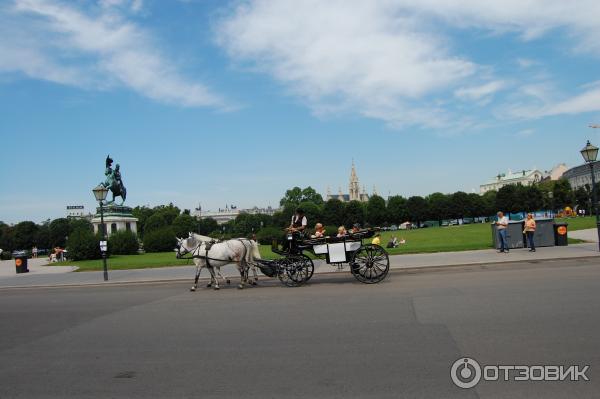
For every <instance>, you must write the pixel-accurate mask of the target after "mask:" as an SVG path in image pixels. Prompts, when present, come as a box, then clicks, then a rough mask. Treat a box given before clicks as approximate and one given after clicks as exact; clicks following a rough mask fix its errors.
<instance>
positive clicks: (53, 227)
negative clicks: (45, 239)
mask: <svg viewBox="0 0 600 399" xmlns="http://www.w3.org/2000/svg"><path fill="white" fill-rule="evenodd" d="M49 229H50V246H51V247H61V248H64V247H65V245H66V244H67V237H68V236H69V233H70V232H71V223H70V222H69V219H67V218H58V219H54V220H53V221H52V222H50V226H49Z"/></svg>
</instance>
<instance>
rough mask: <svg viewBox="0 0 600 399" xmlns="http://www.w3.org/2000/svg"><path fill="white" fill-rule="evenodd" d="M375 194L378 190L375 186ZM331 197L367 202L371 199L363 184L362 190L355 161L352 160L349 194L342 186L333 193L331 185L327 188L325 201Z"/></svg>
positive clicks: (346, 200) (345, 200)
mask: <svg viewBox="0 0 600 399" xmlns="http://www.w3.org/2000/svg"><path fill="white" fill-rule="evenodd" d="M373 195H377V190H376V189H375V187H373ZM330 199H338V200H340V201H342V202H349V201H360V202H367V201H368V200H369V194H367V190H365V187H364V186H363V189H362V192H361V191H360V182H359V180H358V176H357V174H356V168H355V167H354V161H352V170H351V171H350V184H349V185H348V194H344V193H343V192H342V188H341V187H340V188H339V190H338V193H337V194H331V190H330V189H329V187H328V188H327V196H326V198H325V201H328V200H330Z"/></svg>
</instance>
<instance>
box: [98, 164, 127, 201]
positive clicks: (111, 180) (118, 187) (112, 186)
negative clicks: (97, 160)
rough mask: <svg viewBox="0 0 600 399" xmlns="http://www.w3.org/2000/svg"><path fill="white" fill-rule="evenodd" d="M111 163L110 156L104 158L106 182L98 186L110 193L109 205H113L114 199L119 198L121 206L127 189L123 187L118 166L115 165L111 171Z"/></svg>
mask: <svg viewBox="0 0 600 399" xmlns="http://www.w3.org/2000/svg"><path fill="white" fill-rule="evenodd" d="M112 163H113V160H112V159H111V157H110V155H108V156H107V157H106V168H105V170H104V175H105V176H106V180H105V181H104V183H100V184H101V185H103V186H104V187H106V188H108V189H109V190H110V191H111V192H112V201H109V202H108V203H109V204H114V202H115V197H121V199H122V201H121V205H123V203H125V198H126V197H127V189H125V186H124V185H123V179H122V178H121V171H120V170H119V169H120V167H119V164H116V165H115V168H114V169H113V168H112Z"/></svg>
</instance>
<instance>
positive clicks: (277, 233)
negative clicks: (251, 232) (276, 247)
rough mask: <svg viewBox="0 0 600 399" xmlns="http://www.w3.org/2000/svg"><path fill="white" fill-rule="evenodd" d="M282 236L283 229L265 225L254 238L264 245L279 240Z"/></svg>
mask: <svg viewBox="0 0 600 399" xmlns="http://www.w3.org/2000/svg"><path fill="white" fill-rule="evenodd" d="M282 237H283V231H282V230H281V229H280V228H277V227H265V228H262V229H260V230H259V232H258V233H256V240H257V241H258V242H259V243H260V244H264V245H271V243H272V242H273V240H281V238H282Z"/></svg>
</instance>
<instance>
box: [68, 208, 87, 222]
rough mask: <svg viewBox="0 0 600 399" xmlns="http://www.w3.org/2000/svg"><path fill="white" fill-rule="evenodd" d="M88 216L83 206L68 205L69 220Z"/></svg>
mask: <svg viewBox="0 0 600 399" xmlns="http://www.w3.org/2000/svg"><path fill="white" fill-rule="evenodd" d="M86 216H87V215H86V214H85V207H84V206H83V205H67V218H69V219H71V218H85V217H86Z"/></svg>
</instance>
